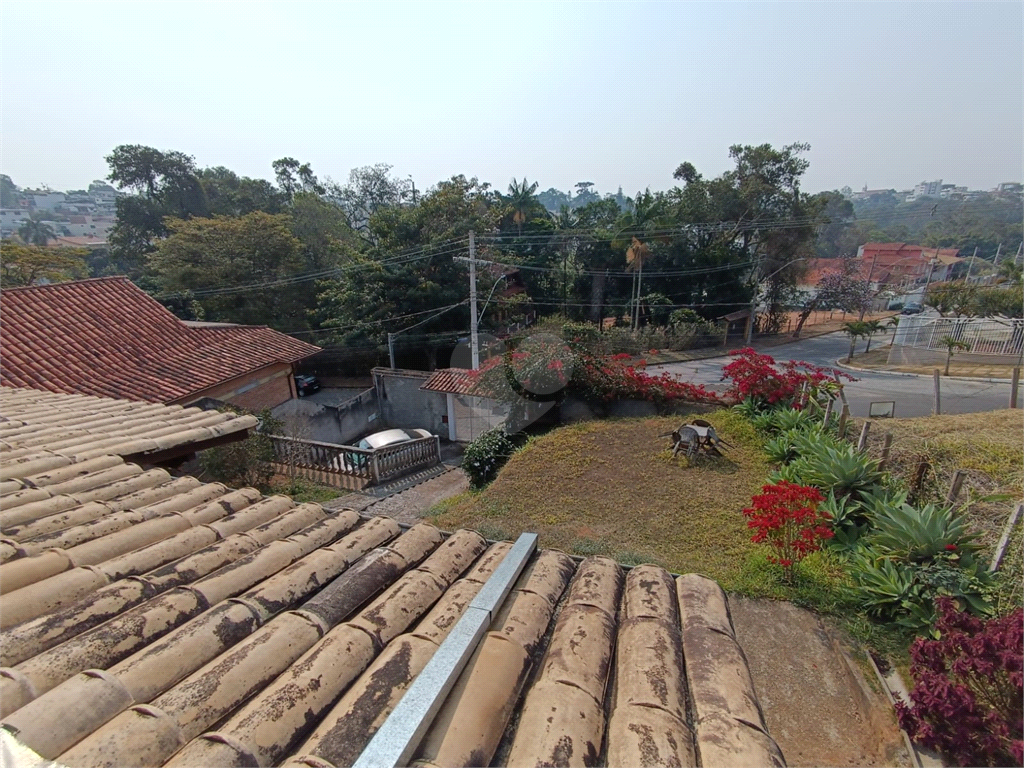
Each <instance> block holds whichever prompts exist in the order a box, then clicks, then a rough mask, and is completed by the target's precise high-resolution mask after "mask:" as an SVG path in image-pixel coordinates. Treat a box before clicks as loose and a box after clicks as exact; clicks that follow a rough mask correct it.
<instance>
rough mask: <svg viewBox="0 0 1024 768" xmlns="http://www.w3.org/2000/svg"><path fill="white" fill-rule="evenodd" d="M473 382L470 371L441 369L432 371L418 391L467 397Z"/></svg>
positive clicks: (471, 389)
mask: <svg viewBox="0 0 1024 768" xmlns="http://www.w3.org/2000/svg"><path fill="white" fill-rule="evenodd" d="M474 385H475V382H474V381H473V373H472V371H470V370H468V369H465V368H441V369H439V370H436V371H434V373H433V374H431V376H430V378H429V379H427V380H426V381H425V382H424V383H423V385H422V386H420V389H426V390H429V391H430V392H450V393H451V394H453V395H468V394H470V393H471V392H472V391H473V387H474Z"/></svg>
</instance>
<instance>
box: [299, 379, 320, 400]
mask: <svg viewBox="0 0 1024 768" xmlns="http://www.w3.org/2000/svg"><path fill="white" fill-rule="evenodd" d="M319 389H320V382H319V381H318V380H317V378H316V376H296V377H295V391H296V392H298V393H299V397H305V396H306V395H311V394H313V393H314V392H316V391H318V390H319Z"/></svg>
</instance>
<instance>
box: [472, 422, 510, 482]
mask: <svg viewBox="0 0 1024 768" xmlns="http://www.w3.org/2000/svg"><path fill="white" fill-rule="evenodd" d="M515 450H516V444H515V442H514V441H513V440H512V438H511V437H509V436H508V435H507V434H505V429H504V427H495V428H494V429H490V430H488V431H486V432H484V433H483V434H481V435H480V436H479V437H478V438H477V439H476V440H474V441H473V442H472V443H470V444H469V445H468V446H467V448H466V452H465V453H464V454H463V456H462V469H463V471H464V472H465V473H466V475H467V476H468V477H469V485H470V487H471V488H476V489H479V488H483V487H484V486H485V485H487V484H488V483H490V482H491V481H492V480H494V478H495V477H497V476H498V472H499V470H501V468H502V467H503V466H505V462H507V461H508V460H509V457H511V456H512V454H513V453H515Z"/></svg>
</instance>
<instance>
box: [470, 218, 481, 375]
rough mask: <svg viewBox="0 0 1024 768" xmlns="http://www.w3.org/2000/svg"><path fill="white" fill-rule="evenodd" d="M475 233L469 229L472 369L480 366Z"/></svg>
mask: <svg viewBox="0 0 1024 768" xmlns="http://www.w3.org/2000/svg"><path fill="white" fill-rule="evenodd" d="M475 238H476V233H474V232H473V230H470V231H469V349H470V355H471V359H472V361H473V370H474V371H475V370H477V369H478V368H480V333H479V321H478V318H477V315H476V239H475Z"/></svg>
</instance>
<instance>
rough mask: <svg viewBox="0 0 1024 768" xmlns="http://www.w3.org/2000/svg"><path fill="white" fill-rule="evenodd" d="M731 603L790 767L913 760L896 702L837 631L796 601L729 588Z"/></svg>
mask: <svg viewBox="0 0 1024 768" xmlns="http://www.w3.org/2000/svg"><path fill="white" fill-rule="evenodd" d="M729 607H730V610H731V612H732V620H733V625H734V627H735V629H736V637H737V639H738V640H739V642H740V645H741V646H742V648H743V651H744V653H745V654H746V656H747V661H748V663H749V665H750V673H751V675H752V676H753V678H754V687H755V688H756V690H757V695H758V698H759V699H760V700H761V706H762V708H763V709H764V714H765V719H766V720H767V723H768V730H769V731H770V733H771V735H772V736H773V737H774V738H775V740H776V742H777V743H778V745H779V747H780V748H781V749H782V754H783V755H784V756H785V758H786V763H787V764H788V765H789V766H790V767H791V768H801V766H821V765H827V766H840V767H842V768H845V767H846V766H890V765H898V766H910V765H912V764H913V763H912V762H911V758H910V755H909V754H907V751H906V748H905V745H904V742H903V737H902V736H901V735H900V731H899V728H898V727H897V725H896V716H895V713H894V712H893V709H892V706H891V705H890V704H889V701H888V699H887V698H886V696H885V694H884V692H883V691H882V690H881V688H880V686H879V684H878V683H877V680H875V679H874V678H867V677H865V676H864V675H863V674H862V673H861V671H860V669H859V668H858V667H857V665H856V664H855V663H854V662H853V661H852V660H850V658H849V656H848V655H847V654H846V652H845V651H844V650H842V648H841V646H840V643H839V641H838V640H837V639H836V638H838V636H839V635H838V632H837V631H835V630H832V629H830V628H829V627H827V626H826V625H825V624H824V623H823V621H822V620H821V619H820V618H819V617H818V616H816V615H815V614H813V613H811V612H810V611H806V610H803V609H802V608H797V607H796V606H794V605H793V604H791V603H784V602H774V601H768V600H750V599H746V598H742V597H738V596H735V595H730V597H729Z"/></svg>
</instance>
